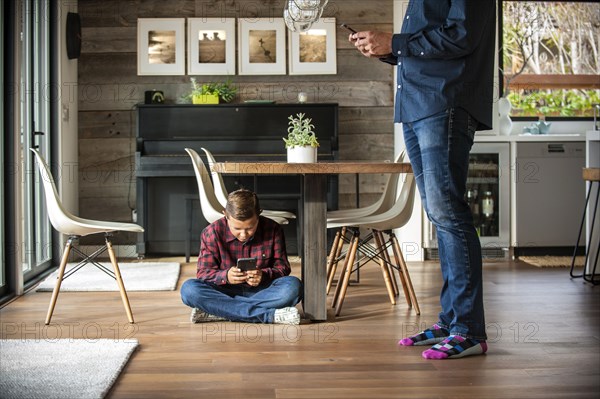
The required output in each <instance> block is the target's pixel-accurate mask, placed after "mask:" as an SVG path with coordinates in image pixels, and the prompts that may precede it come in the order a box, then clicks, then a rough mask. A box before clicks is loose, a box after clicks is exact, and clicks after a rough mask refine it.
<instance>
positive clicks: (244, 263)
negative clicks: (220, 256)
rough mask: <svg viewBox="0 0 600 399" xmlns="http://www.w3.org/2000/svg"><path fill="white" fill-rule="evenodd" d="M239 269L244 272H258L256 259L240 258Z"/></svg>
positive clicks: (238, 261)
mask: <svg viewBox="0 0 600 399" xmlns="http://www.w3.org/2000/svg"><path fill="white" fill-rule="evenodd" d="M237 268H238V269H240V270H241V271H243V272H247V271H249V270H256V258H239V259H238V260H237Z"/></svg>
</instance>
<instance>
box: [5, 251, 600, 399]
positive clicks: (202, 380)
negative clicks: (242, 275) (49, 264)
mask: <svg viewBox="0 0 600 399" xmlns="http://www.w3.org/2000/svg"><path fill="white" fill-rule="evenodd" d="M157 260H161V259H157ZM169 260H172V258H169ZM177 260H178V261H180V262H182V263H183V262H184V260H183V258H177ZM368 266H371V265H368ZM484 268H485V275H484V276H485V277H484V278H485V285H484V286H485V303H486V312H487V320H486V321H487V330H488V335H489V352H488V354H487V355H485V356H475V357H470V358H465V359H457V360H447V361H432V360H425V359H423V358H422V357H421V351H422V350H423V349H424V348H418V347H398V346H397V345H396V342H397V341H398V339H399V338H401V337H403V336H405V335H407V334H410V333H413V332H415V331H417V330H419V329H421V328H423V327H427V326H429V325H430V324H432V323H433V322H435V321H436V315H437V312H438V310H439V309H438V293H439V288H440V281H439V270H438V265H437V264H436V263H434V262H425V263H410V264H409V269H410V272H411V275H412V278H413V282H414V284H415V288H416V291H417V295H418V298H419V302H420V305H421V310H422V314H421V316H420V317H417V316H415V314H414V313H413V311H412V310H411V309H409V308H407V306H406V302H405V300H404V298H403V297H402V296H401V297H400V298H399V301H398V304H397V305H396V306H391V305H390V304H389V302H388V299H387V293H386V291H385V288H384V285H383V282H382V279H381V277H380V274H379V271H378V269H377V267H376V266H371V267H366V268H364V269H363V271H362V273H361V281H360V284H358V285H354V286H352V287H350V290H349V293H348V296H347V298H346V302H345V304H344V308H343V311H342V316H341V317H339V318H337V319H334V318H333V316H332V315H330V317H329V321H328V322H324V323H315V324H311V323H305V324H302V325H300V326H281V325H259V324H245V323H212V324H191V323H190V322H189V313H190V310H189V309H188V308H187V307H186V306H184V305H183V304H182V303H181V300H180V298H179V292H178V291H171V292H130V293H129V297H130V300H131V305H132V309H133V313H134V317H135V319H136V324H135V325H129V324H128V323H127V318H126V315H125V312H124V310H123V308H122V305H121V302H120V299H119V296H118V293H116V292H115V293H62V294H61V295H60V296H59V298H58V304H57V308H56V311H55V315H54V318H53V320H52V325H51V326H48V327H46V326H44V323H43V321H44V316H45V312H46V307H47V305H48V302H49V299H50V293H37V292H29V293H27V294H26V295H25V296H23V297H21V298H19V299H18V300H16V301H14V302H12V303H10V304H9V305H7V306H6V307H4V308H3V309H1V310H0V322H1V325H2V338H10V339H25V338H28V339H31V338H41V339H45V338H54V337H56V336H61V337H62V338H77V339H79V338H87V339H96V338H111V339H112V338H120V339H124V338H136V339H138V340H139V342H140V346H139V348H138V350H137V351H136V352H135V353H134V355H133V357H132V358H131V360H130V361H129V363H128V365H127V367H126V369H125V371H124V372H123V373H122V374H121V376H120V378H119V379H118V381H117V382H116V383H115V385H114V387H113V389H112V391H111V393H110V395H109V396H110V397H111V398H149V397H151V398H163V397H166V398H171V397H173V398H175V397H178V398H181V397H194V398H228V399H229V398H244V399H249V398H261V399H264V398H310V399H318V398H328V399H331V398H511V399H515V398H596V397H598V396H597V395H598V394H599V393H600V379H599V378H598V377H599V376H600V339H599V334H600V287H595V288H594V287H592V286H590V285H588V284H585V283H583V282H582V281H581V279H578V280H571V279H570V278H569V271H568V269H565V268H551V269H550V268H544V269H542V268H537V267H533V266H529V265H527V264H524V263H522V262H517V263H514V262H508V261H494V262H487V263H486V264H485V266H484ZM182 270H183V271H182V275H181V278H180V282H179V284H180V285H181V283H182V282H183V281H185V280H186V279H188V278H190V277H192V276H193V275H194V270H195V266H194V265H193V264H191V263H190V264H184V267H183V269H182ZM295 273H297V271H296V272H295ZM0 396H1V395H0Z"/></svg>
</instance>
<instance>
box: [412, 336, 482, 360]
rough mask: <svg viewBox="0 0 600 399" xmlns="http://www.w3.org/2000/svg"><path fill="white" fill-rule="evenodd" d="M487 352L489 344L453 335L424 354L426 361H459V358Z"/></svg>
mask: <svg viewBox="0 0 600 399" xmlns="http://www.w3.org/2000/svg"><path fill="white" fill-rule="evenodd" d="M485 352H487V343H486V342H485V341H479V340H476V339H472V338H465V337H461V336H459V335H451V336H449V337H448V338H446V339H445V340H443V341H442V342H440V343H439V344H437V345H433V346H432V347H431V348H430V349H427V350H426V351H425V352H423V357H424V358H425V359H436V360H442V359H458V358H459V357H465V356H472V355H481V354H483V353H485Z"/></svg>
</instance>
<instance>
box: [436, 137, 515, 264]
mask: <svg viewBox="0 0 600 399" xmlns="http://www.w3.org/2000/svg"><path fill="white" fill-rule="evenodd" d="M509 151H510V150H509V144H508V143H485V142H477V143H475V144H473V148H472V149H471V155H470V159H469V175H468V177H467V190H466V193H465V200H466V201H467V203H468V204H469V206H470V207H471V212H472V213H473V222H474V224H475V228H476V229H477V233H478V234H479V239H480V241H481V249H482V252H483V255H484V256H485V257H504V256H505V250H506V249H508V247H509V241H510V227H509V225H510V213H509V209H510V208H509V206H510V195H509V183H510V181H509V176H510V165H509ZM424 232H425V237H426V240H425V245H426V254H427V258H430V259H432V258H433V259H435V258H437V256H438V253H437V247H438V243H437V235H436V232H435V227H434V226H433V225H432V224H431V222H427V223H426V224H425V228H424Z"/></svg>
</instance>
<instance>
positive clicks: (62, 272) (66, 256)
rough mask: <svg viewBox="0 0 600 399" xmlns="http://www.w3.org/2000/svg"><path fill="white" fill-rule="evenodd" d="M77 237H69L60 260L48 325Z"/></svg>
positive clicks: (47, 318)
mask: <svg viewBox="0 0 600 399" xmlns="http://www.w3.org/2000/svg"><path fill="white" fill-rule="evenodd" d="M74 239H75V238H72V237H69V239H68V240H67V242H66V244H65V249H64V251H63V256H62V259H61V260H60V266H59V268H58V277H56V285H55V286H54V290H53V291H52V298H51V299H50V306H49V307H48V313H47V314H46V323H45V324H46V325H48V324H50V320H51V319H52V313H54V307H55V306H56V300H57V299H58V293H59V291H60V285H61V284H62V281H63V277H64V275H65V268H66V267H67V262H68V260H69V253H70V252H71V246H72V245H73V240H74Z"/></svg>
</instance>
